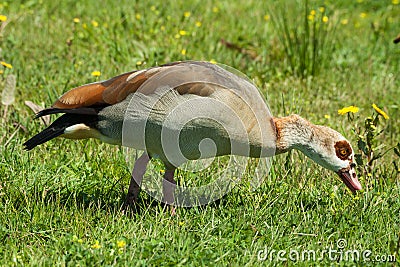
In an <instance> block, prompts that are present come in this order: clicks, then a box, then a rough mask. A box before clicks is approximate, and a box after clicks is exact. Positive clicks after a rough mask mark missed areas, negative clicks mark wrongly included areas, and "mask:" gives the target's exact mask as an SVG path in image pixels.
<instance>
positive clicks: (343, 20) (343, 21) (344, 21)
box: [340, 19, 349, 25]
mask: <svg viewBox="0 0 400 267" xmlns="http://www.w3.org/2000/svg"><path fill="white" fill-rule="evenodd" d="M340 23H341V24H342V25H347V24H348V23H349V20H348V19H342V20H341V21H340Z"/></svg>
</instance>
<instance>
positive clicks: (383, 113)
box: [372, 104, 389, 120]
mask: <svg viewBox="0 0 400 267" xmlns="http://www.w3.org/2000/svg"><path fill="white" fill-rule="evenodd" d="M372 107H373V108H374V109H375V111H376V112H378V114H379V115H382V116H383V117H384V118H385V120H387V119H389V115H388V114H387V113H386V112H385V111H383V110H382V109H380V108H378V106H377V105H375V104H372Z"/></svg>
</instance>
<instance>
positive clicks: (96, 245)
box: [91, 240, 101, 249]
mask: <svg viewBox="0 0 400 267" xmlns="http://www.w3.org/2000/svg"><path fill="white" fill-rule="evenodd" d="M91 247H92V248H94V249H99V248H101V245H100V243H99V241H98V240H96V242H95V243H94V244H93V245H92V246H91Z"/></svg>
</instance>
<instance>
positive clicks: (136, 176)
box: [125, 153, 150, 206]
mask: <svg viewBox="0 0 400 267" xmlns="http://www.w3.org/2000/svg"><path fill="white" fill-rule="evenodd" d="M149 161H150V157H149V155H147V153H143V155H141V156H140V158H138V160H137V161H136V162H135V166H134V167H133V170H132V177H131V182H130V184H129V188H128V195H127V196H126V200H125V205H127V206H131V205H133V204H134V203H135V202H136V200H137V198H138V195H139V191H140V184H141V183H142V180H143V176H144V174H145V173H146V167H147V164H148V163H149Z"/></svg>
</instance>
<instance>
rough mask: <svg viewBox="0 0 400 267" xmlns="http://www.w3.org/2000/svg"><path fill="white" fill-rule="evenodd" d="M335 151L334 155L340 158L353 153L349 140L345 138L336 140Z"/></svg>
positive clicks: (343, 158)
mask: <svg viewBox="0 0 400 267" xmlns="http://www.w3.org/2000/svg"><path fill="white" fill-rule="evenodd" d="M335 151H336V156H338V158H340V159H342V160H346V159H349V157H350V156H351V154H352V153H353V150H352V149H351V146H350V144H349V142H347V141H345V140H342V141H338V142H336V143H335Z"/></svg>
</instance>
